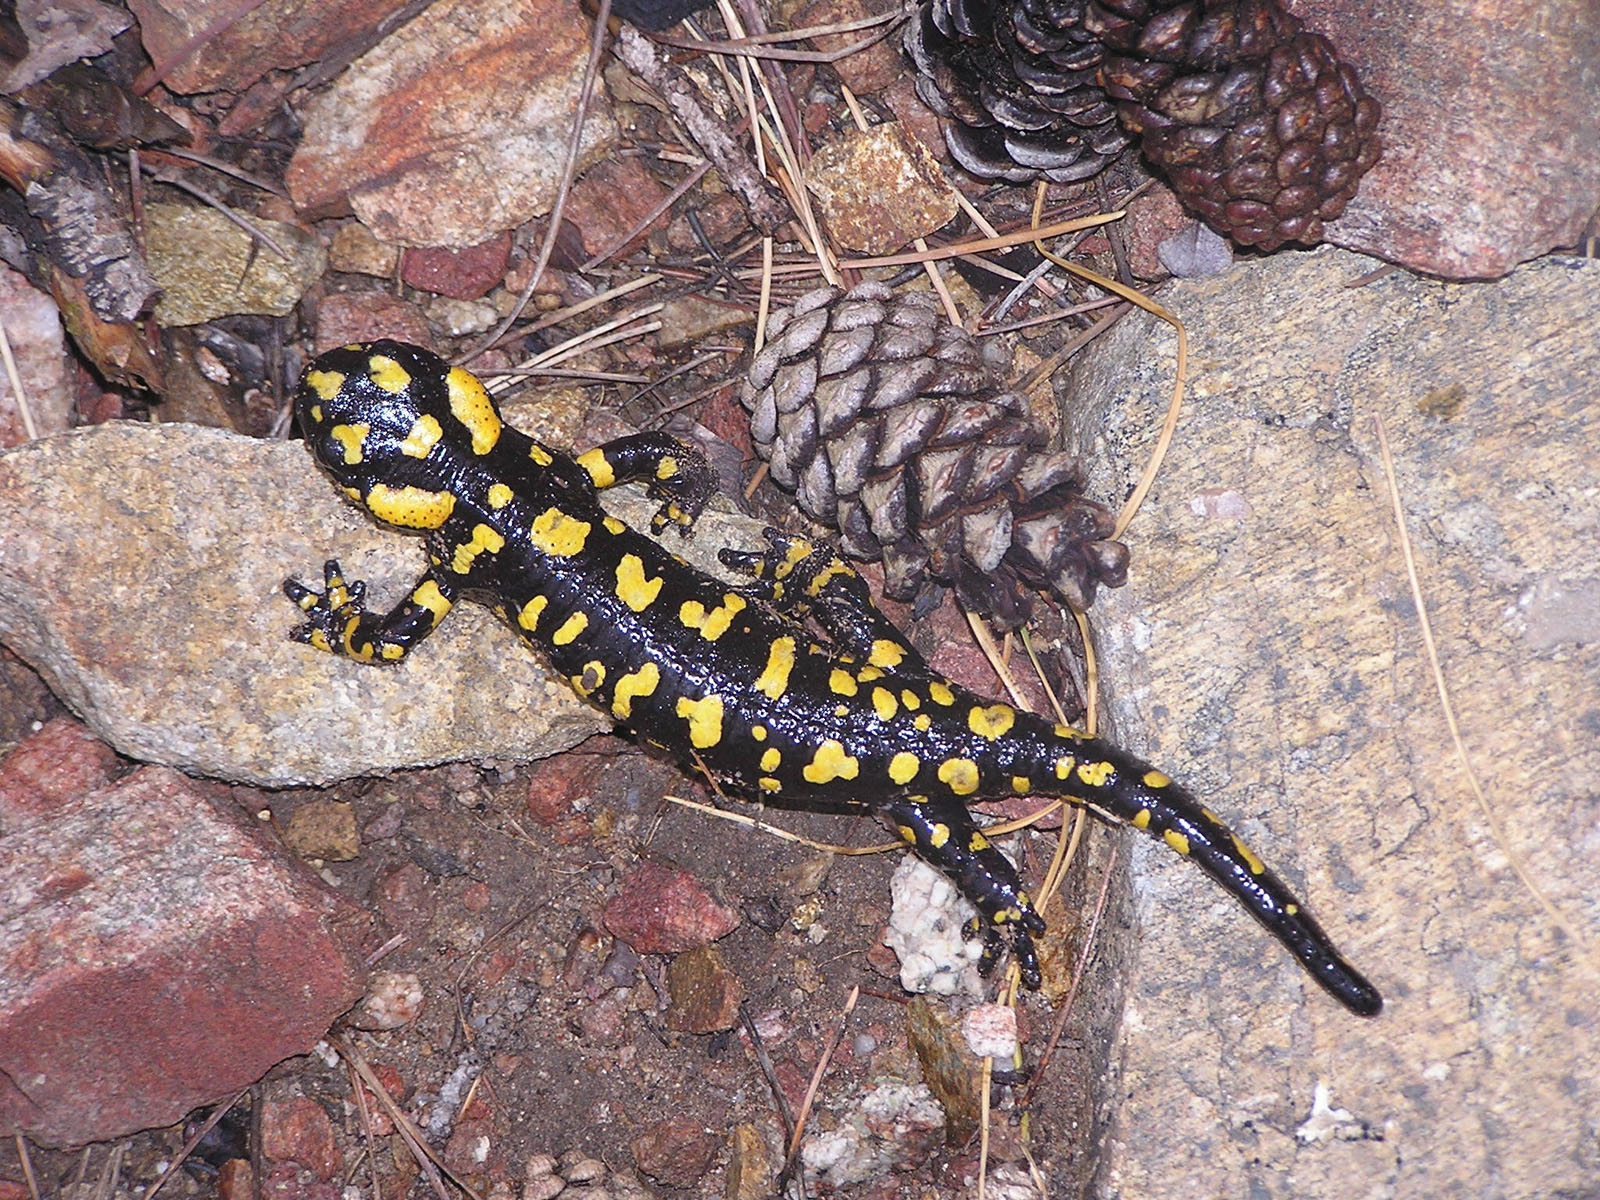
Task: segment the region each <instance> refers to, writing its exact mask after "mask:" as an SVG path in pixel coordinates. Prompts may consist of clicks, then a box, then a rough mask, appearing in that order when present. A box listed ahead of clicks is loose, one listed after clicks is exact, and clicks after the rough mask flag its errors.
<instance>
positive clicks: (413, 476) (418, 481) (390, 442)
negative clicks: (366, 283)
mask: <svg viewBox="0 0 1600 1200" xmlns="http://www.w3.org/2000/svg"><path fill="white" fill-rule="evenodd" d="M295 412H296V414H297V415H298V417H299V419H300V429H301V431H302V432H303V433H304V434H305V438H306V445H307V446H308V447H309V448H310V449H311V452H312V454H313V455H315V456H316V459H317V461H318V462H319V463H321V464H322V466H323V467H324V468H326V470H327V471H328V473H329V474H331V475H332V476H333V477H334V479H335V480H336V481H337V482H338V483H339V484H340V485H341V486H342V487H343V488H344V489H345V491H346V493H348V494H349V495H350V496H351V498H352V499H357V500H360V501H362V502H363V503H365V504H366V506H367V507H368V508H369V509H371V510H372V511H373V513H374V514H375V515H376V516H378V517H379V518H380V519H381V520H385V521H388V522H390V523H391V524H397V525H402V526H406V527H408V528H420V529H432V528H437V527H438V526H439V525H440V524H442V523H443V521H444V518H445V517H446V516H448V512H449V507H450V501H449V481H450V480H451V479H453V478H456V477H457V474H458V472H459V469H460V466H461V463H462V460H463V459H467V460H470V459H472V458H474V457H482V456H483V455H486V454H488V453H489V452H490V451H491V450H493V449H494V447H495V445H496V444H497V443H498V442H499V440H500V432H501V429H502V425H501V421H500V413H499V412H498V411H497V410H496V408H495V405H494V401H493V400H492V399H490V397H489V393H488V392H486V391H485V390H484V387H483V385H482V384H481V383H479V382H478V380H477V378H476V377H475V376H474V375H472V374H471V373H470V372H468V371H465V370H463V369H462V368H460V367H452V366H450V364H449V363H447V362H445V361H444V359H442V358H440V357H439V356H438V355H437V354H434V353H433V352H432V351H429V350H424V349H422V348H421V347H420V346H412V345H408V344H407V343H405V342H396V341H391V340H388V339H383V340H380V341H376V342H364V343H361V344H359V345H354V346H341V347H340V348H339V349H337V350H329V351H328V352H327V353H326V354H322V355H319V356H318V357H317V358H316V359H315V360H314V361H313V362H312V363H311V365H310V366H308V367H307V368H306V371H305V374H304V375H303V376H302V377H301V380H300V386H299V387H298V388H296V389H295ZM397 495H400V496H403V497H405V498H406V500H407V503H405V504H404V505H398V506H397V504H396V501H395V497H396V496H397Z"/></svg>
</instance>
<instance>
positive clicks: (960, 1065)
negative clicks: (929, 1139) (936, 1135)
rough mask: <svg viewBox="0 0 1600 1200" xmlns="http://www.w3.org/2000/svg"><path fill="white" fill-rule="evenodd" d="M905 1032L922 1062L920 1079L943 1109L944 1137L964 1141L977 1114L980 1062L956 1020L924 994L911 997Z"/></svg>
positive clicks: (976, 1124)
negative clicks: (970, 1048) (968, 1045)
mask: <svg viewBox="0 0 1600 1200" xmlns="http://www.w3.org/2000/svg"><path fill="white" fill-rule="evenodd" d="M906 1032H907V1034H908V1035H909V1037H910V1039H911V1049H912V1050H913V1051H914V1052H915V1053H916V1056H917V1061H918V1062H919V1063H921V1064H922V1078H923V1081H924V1082H925V1083H927V1085H928V1087H929V1089H930V1090H932V1092H933V1095H934V1098H935V1099H936V1100H938V1101H939V1104H940V1105H941V1106H942V1107H943V1109H944V1113H945V1134H946V1139H947V1140H948V1141H950V1142H951V1143H952V1144H960V1143H961V1142H964V1141H966V1139H967V1138H968V1137H969V1136H970V1135H971V1134H972V1132H973V1131H974V1130H976V1129H977V1127H978V1120H979V1117H980V1115H981V1112H980V1102H979V1097H980V1095H981V1093H980V1091H979V1088H980V1084H981V1075H980V1072H981V1064H980V1063H979V1062H978V1060H977V1058H976V1057H974V1056H973V1054H972V1052H971V1051H970V1050H969V1049H967V1045H966V1041H965V1040H964V1039H963V1038H962V1036H961V1032H960V1030H959V1028H958V1027H957V1022H956V1019H955V1018H954V1017H953V1016H952V1015H951V1014H950V1012H949V1011H948V1010H947V1009H945V1008H943V1007H941V1006H940V1005H938V1004H936V1003H934V1002H933V1001H932V1000H929V999H928V998H927V997H925V996H916V997H913V998H912V1001H911V1004H910V1006H909V1007H908V1009H907V1011H906Z"/></svg>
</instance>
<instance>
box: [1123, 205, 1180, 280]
mask: <svg viewBox="0 0 1600 1200" xmlns="http://www.w3.org/2000/svg"><path fill="white" fill-rule="evenodd" d="M1127 212H1128V215H1127V217H1126V218H1124V219H1123V222H1122V236H1123V240H1124V243H1125V244H1126V246H1127V248H1128V269H1129V270H1131V271H1132V272H1133V273H1134V275H1136V276H1137V277H1138V278H1140V279H1165V278H1166V277H1167V275H1168V273H1169V272H1168V271H1167V268H1166V267H1165V266H1164V265H1162V262H1161V259H1160V257H1159V256H1158V255H1157V254H1156V247H1157V246H1159V245H1160V244H1161V243H1162V242H1164V241H1166V240H1167V239H1168V238H1169V237H1171V236H1172V235H1173V234H1175V233H1177V232H1178V230H1180V229H1182V228H1183V227H1184V226H1185V225H1187V224H1188V223H1189V222H1190V221H1192V220H1194V218H1193V217H1191V216H1190V215H1189V214H1188V213H1186V212H1184V210H1183V205H1181V204H1179V203H1178V197H1177V196H1175V195H1174V194H1173V192H1172V189H1171V188H1167V187H1153V188H1151V189H1150V190H1149V191H1148V192H1146V193H1145V194H1144V195H1142V196H1139V197H1137V198H1136V199H1135V200H1134V201H1133V203H1131V204H1129V205H1128V208H1127Z"/></svg>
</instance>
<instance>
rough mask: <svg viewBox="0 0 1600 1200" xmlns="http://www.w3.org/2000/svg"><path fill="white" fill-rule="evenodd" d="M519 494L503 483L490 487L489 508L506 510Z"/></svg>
mask: <svg viewBox="0 0 1600 1200" xmlns="http://www.w3.org/2000/svg"><path fill="white" fill-rule="evenodd" d="M516 496H517V494H516V493H515V492H513V491H512V490H511V489H510V488H508V487H507V486H506V485H505V484H503V483H492V484H490V485H489V507H490V508H497V509H498V508H504V507H505V506H506V505H508V504H510V503H511V502H512V501H513V500H515V499H516Z"/></svg>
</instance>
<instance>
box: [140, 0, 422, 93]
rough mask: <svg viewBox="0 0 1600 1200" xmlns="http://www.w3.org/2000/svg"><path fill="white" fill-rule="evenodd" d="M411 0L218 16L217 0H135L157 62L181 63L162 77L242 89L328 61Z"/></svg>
mask: <svg viewBox="0 0 1600 1200" xmlns="http://www.w3.org/2000/svg"><path fill="white" fill-rule="evenodd" d="M405 5H406V0H331V2H325V3H319V4H317V5H316V6H315V8H314V9H309V10H308V9H307V8H306V7H305V5H303V4H301V3H299V2H298V0H266V2H265V3H261V4H250V5H248V6H245V5H241V6H240V7H239V9H238V10H235V11H238V12H239V18H238V19H237V20H233V21H226V20H219V15H231V13H229V12H228V10H224V14H219V12H218V9H217V6H216V3H215V0H131V2H130V3H129V5H128V7H129V8H131V9H132V10H133V13H134V15H135V16H136V17H138V18H139V36H140V38H141V39H142V41H143V42H144V48H145V52H146V53H147V54H149V55H150V60H151V61H152V62H155V63H161V64H167V63H175V66H174V67H173V69H172V70H170V71H168V72H166V73H165V75H164V76H163V82H164V83H165V84H166V86H167V87H169V88H171V89H172V90H173V91H175V92H185V93H192V92H240V91H243V90H244V89H245V88H247V87H249V86H250V85H251V84H252V83H254V82H255V81H256V80H257V79H260V78H261V77H262V76H263V75H265V74H266V73H267V72H269V71H289V70H293V69H294V68H295V67H302V66H305V65H306V64H307V63H314V62H321V61H322V60H323V58H324V57H325V56H327V55H328V53H329V52H330V51H333V50H335V49H336V48H337V47H338V46H339V44H340V43H341V42H344V41H345V40H347V39H349V38H350V37H351V36H352V33H357V34H359V33H360V32H361V31H364V30H367V29H373V28H378V27H380V26H381V25H382V24H383V22H385V21H386V20H388V18H389V17H390V16H391V15H392V14H394V13H396V12H398V11H399V10H400V9H402V8H404V7H405Z"/></svg>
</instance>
